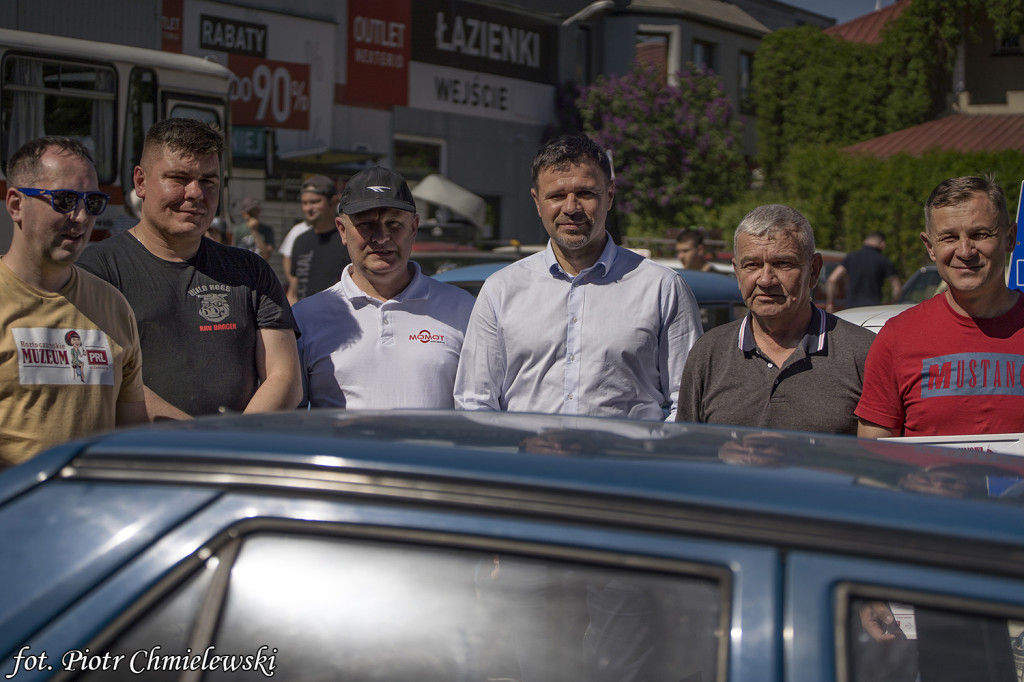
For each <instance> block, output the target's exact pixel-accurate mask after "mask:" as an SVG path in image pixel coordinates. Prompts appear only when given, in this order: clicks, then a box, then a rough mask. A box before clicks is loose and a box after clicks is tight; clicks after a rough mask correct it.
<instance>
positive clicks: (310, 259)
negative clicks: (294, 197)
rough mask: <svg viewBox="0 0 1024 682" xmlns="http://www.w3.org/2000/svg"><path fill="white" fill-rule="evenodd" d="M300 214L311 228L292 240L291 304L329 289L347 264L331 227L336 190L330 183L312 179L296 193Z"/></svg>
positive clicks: (329, 180)
mask: <svg viewBox="0 0 1024 682" xmlns="http://www.w3.org/2000/svg"><path fill="white" fill-rule="evenodd" d="M299 198H300V199H301V200H302V212H303V213H304V214H305V216H306V222H307V223H309V225H310V226H311V227H312V229H311V230H308V231H306V232H303V233H302V234H300V235H299V236H298V237H296V238H295V243H294V244H293V245H292V250H291V261H290V265H289V269H288V275H289V277H288V300H289V301H290V302H292V303H295V302H296V301H299V300H301V299H303V298H305V297H306V296H312V295H313V294H315V293H317V292H318V291H323V290H324V289H326V288H328V287H330V286H333V285H334V284H336V283H337V282H338V279H339V278H340V277H341V271H342V270H343V269H344V267H345V266H346V265H348V263H349V258H348V252H347V251H346V250H345V245H344V244H342V243H341V237H340V236H339V235H338V230H337V229H336V228H335V227H334V213H333V210H334V207H335V206H337V202H338V190H337V186H336V185H335V183H334V181H333V180H331V179H330V178H328V177H326V176H324V175H314V176H313V177H311V178H309V179H308V180H306V181H305V182H303V183H302V187H301V189H300V190H299Z"/></svg>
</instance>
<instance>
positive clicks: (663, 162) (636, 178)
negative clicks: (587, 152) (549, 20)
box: [576, 64, 747, 236]
mask: <svg viewBox="0 0 1024 682" xmlns="http://www.w3.org/2000/svg"><path fill="white" fill-rule="evenodd" d="M676 78H677V81H678V86H674V85H666V83H665V79H664V76H663V75H660V74H659V73H658V71H657V69H655V68H654V67H653V66H649V65H647V66H645V65H636V66H634V68H633V70H632V71H631V72H630V73H628V74H626V75H623V76H610V77H601V78H599V79H598V80H597V81H596V82H595V83H594V84H593V85H591V86H589V87H586V88H583V89H581V91H580V96H579V98H578V99H577V101H576V106H577V108H578V109H579V111H580V114H581V116H582V121H583V129H584V131H585V132H587V133H588V134H589V135H590V136H591V137H592V138H593V139H594V140H595V141H596V142H597V143H598V144H600V145H601V146H602V147H604V148H605V149H608V150H610V151H611V153H612V161H613V164H614V167H615V173H616V178H615V185H616V187H615V205H616V206H617V207H618V211H619V215H620V216H621V217H622V225H623V226H624V228H625V229H624V231H625V232H626V233H627V234H629V235H631V236H645V235H647V236H652V235H653V236H663V235H664V231H665V227H667V226H673V225H679V226H686V225H691V224H694V223H695V221H696V220H697V219H698V217H699V216H701V215H703V212H704V211H705V210H706V209H707V208H708V207H711V206H713V205H715V204H716V203H720V202H726V201H729V200H731V199H732V197H733V196H734V195H735V194H736V193H737V192H739V191H741V190H742V189H743V187H744V185H745V184H746V179H747V167H746V162H745V159H744V157H743V152H742V146H741V145H742V141H741V138H740V133H741V129H740V123H739V121H738V120H737V119H736V118H735V117H734V114H733V108H732V104H731V102H730V101H729V98H728V97H726V96H725V94H724V93H723V91H722V88H721V84H720V82H719V81H718V79H717V78H716V77H715V76H714V75H713V74H712V73H711V72H709V71H707V70H705V69H703V68H700V67H697V66H694V65H692V64H688V65H687V66H686V68H685V69H684V70H683V71H682V72H680V73H678V74H677V75H676Z"/></svg>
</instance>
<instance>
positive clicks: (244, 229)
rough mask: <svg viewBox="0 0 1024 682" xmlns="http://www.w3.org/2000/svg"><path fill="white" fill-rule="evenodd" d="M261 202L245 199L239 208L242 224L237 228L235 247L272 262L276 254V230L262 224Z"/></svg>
mask: <svg viewBox="0 0 1024 682" xmlns="http://www.w3.org/2000/svg"><path fill="white" fill-rule="evenodd" d="M260 210H261V209H260V200H259V199H257V198H256V197H245V198H244V199H242V203H241V205H240V206H239V212H240V213H241V214H242V224H241V225H239V226H238V227H236V228H235V246H237V247H240V248H243V249H245V250H246V251H252V252H253V253H258V254H260V256H262V258H263V260H270V256H271V254H273V253H274V229H273V228H272V227H270V225H267V224H266V223H261V222H260Z"/></svg>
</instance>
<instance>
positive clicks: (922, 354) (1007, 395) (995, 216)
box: [856, 177, 1024, 438]
mask: <svg viewBox="0 0 1024 682" xmlns="http://www.w3.org/2000/svg"><path fill="white" fill-rule="evenodd" d="M924 225H925V229H924V232H922V233H921V241H923V242H924V246H925V249H926V250H927V251H928V257H929V258H931V259H932V261H934V262H935V266H936V268H937V270H938V273H939V277H941V278H942V281H943V282H945V283H946V285H947V288H946V291H945V293H942V294H937V295H936V296H933V297H932V298H930V299H928V300H926V301H924V302H922V303H919V304H917V305H916V306H914V307H912V308H910V309H908V310H905V311H903V312H902V313H900V314H899V315H897V316H896V317H894V318H892V319H890V320H889V321H888V322H886V323H885V326H884V327H882V329H881V330H880V331H879V332H878V338H877V339H876V340H875V343H874V345H873V346H872V347H871V353H870V354H869V355H868V361H867V366H866V367H865V375H864V393H863V395H862V396H861V398H860V403H859V404H858V405H857V409H856V415H857V417H858V418H859V426H858V428H857V435H859V436H861V437H864V438H884V437H889V436H941V435H966V434H976V433H989V434H992V433H1015V432H1018V431H1022V430H1024V376H1022V374H1021V371H1022V368H1024V297H1022V296H1021V293H1020V292H1019V291H1016V290H1014V289H1010V288H1009V287H1007V286H1006V259H1007V256H1008V255H1009V254H1010V253H1011V252H1012V251H1013V247H1014V245H1015V243H1016V239H1017V226H1016V225H1015V224H1014V223H1013V222H1011V221H1010V218H1009V214H1008V213H1007V210H1006V195H1005V194H1004V193H1003V189H1002V187H1000V186H999V184H998V183H996V181H995V180H994V179H992V178H980V177H959V178H950V179H949V180H945V181H943V182H941V183H940V184H939V185H938V186H937V187H936V188H935V189H934V190H933V191H932V193H931V195H930V196H929V197H928V200H927V202H925V208H924Z"/></svg>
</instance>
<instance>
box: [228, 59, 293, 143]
mask: <svg viewBox="0 0 1024 682" xmlns="http://www.w3.org/2000/svg"><path fill="white" fill-rule="evenodd" d="M228 68H229V69H231V73H233V74H234V78H233V79H232V80H231V122H232V123H233V124H235V125H243V126H271V127H274V128H290V129H294V130H307V129H308V128H309V90H310V79H309V64H298V63H296V62H279V61H274V60H272V59H262V58H259V57H247V56H243V55H238V54H229V55H228Z"/></svg>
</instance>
